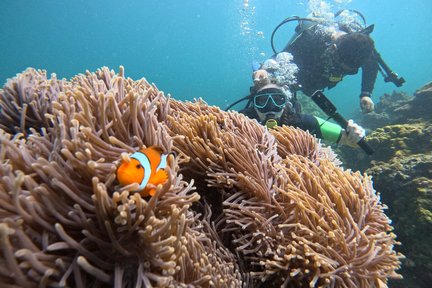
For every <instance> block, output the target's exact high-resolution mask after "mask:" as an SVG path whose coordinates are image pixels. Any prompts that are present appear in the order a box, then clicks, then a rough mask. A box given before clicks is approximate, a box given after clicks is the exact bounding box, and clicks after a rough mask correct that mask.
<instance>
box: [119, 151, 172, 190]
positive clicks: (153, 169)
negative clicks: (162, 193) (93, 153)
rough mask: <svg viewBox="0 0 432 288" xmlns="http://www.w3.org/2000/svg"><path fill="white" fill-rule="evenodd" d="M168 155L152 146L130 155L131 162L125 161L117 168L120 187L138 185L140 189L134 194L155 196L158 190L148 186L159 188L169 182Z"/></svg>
mask: <svg viewBox="0 0 432 288" xmlns="http://www.w3.org/2000/svg"><path fill="white" fill-rule="evenodd" d="M167 157H168V155H167V154H162V149H161V148H158V147H155V146H151V147H149V148H146V149H142V150H140V151H137V152H135V153H132V154H131V155H129V158H130V161H129V162H127V161H125V160H123V161H122V162H121V163H120V166H119V167H118V168H117V171H116V175H117V180H118V181H119V183H120V185H122V186H126V185H129V184H133V183H138V184H139V188H138V189H137V190H134V191H133V192H140V193H141V195H142V196H144V197H146V196H149V195H150V196H153V195H154V193H155V192H156V189H155V188H153V187H147V184H153V185H154V186H157V185H159V184H165V183H166V182H167V181H168V173H167V171H166V170H165V169H166V166H167Z"/></svg>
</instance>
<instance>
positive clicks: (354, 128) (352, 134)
mask: <svg viewBox="0 0 432 288" xmlns="http://www.w3.org/2000/svg"><path fill="white" fill-rule="evenodd" d="M364 136H365V130H364V129H363V128H362V127H361V126H360V125H358V124H356V123H354V121H353V120H349V121H348V126H347V127H346V129H345V130H343V131H342V136H341V139H340V141H339V143H341V144H344V145H348V146H351V147H357V143H358V142H359V141H360V140H361V139H362V138H363V137H364Z"/></svg>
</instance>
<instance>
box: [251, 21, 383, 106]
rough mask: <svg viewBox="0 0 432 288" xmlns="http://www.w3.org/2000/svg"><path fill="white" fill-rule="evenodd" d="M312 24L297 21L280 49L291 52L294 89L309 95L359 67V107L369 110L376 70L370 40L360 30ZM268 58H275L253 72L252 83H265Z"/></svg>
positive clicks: (372, 43)
mask: <svg viewBox="0 0 432 288" xmlns="http://www.w3.org/2000/svg"><path fill="white" fill-rule="evenodd" d="M312 24H313V25H311V24H310V23H307V24H305V23H304V22H300V23H299V25H298V27H297V28H296V31H298V33H297V34H296V35H294V37H293V38H292V39H291V41H289V43H288V44H287V45H286V47H285V48H284V50H283V52H289V53H290V54H292V56H293V62H294V63H295V64H296V65H297V66H298V72H297V84H298V85H297V90H301V91H302V92H303V93H304V94H306V95H308V96H311V95H312V94H313V93H314V92H315V91H316V90H323V89H325V88H328V89H330V88H332V87H334V86H336V85H337V83H339V82H340V81H341V80H342V78H343V77H344V76H345V75H354V74H357V73H358V70H359V68H361V69H362V84H361V93H360V107H361V109H362V111H363V113H369V112H371V111H373V110H374V104H373V101H372V100H371V95H372V91H373V88H374V84H375V80H376V77H377V74H378V69H379V67H378V62H377V59H376V57H375V55H374V53H375V52H374V51H376V50H375V48H374V41H373V40H372V39H371V38H370V37H369V35H368V34H367V33H364V32H352V33H346V32H344V31H340V30H335V31H332V33H325V32H323V31H325V30H324V29H323V26H322V25H320V24H316V23H315V24H314V23H312ZM269 61H270V63H269ZM271 61H275V60H274V59H269V60H267V61H266V62H267V63H266V62H264V63H263V65H262V66H261V69H260V70H258V71H255V72H254V75H253V78H254V82H255V85H258V86H260V85H262V83H268V82H269V81H267V80H266V78H268V77H271V76H274V75H268V74H271V73H272V71H271V69H268V68H267V67H269V66H270V67H271V66H272V63H271Z"/></svg>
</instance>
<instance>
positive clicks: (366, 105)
mask: <svg viewBox="0 0 432 288" xmlns="http://www.w3.org/2000/svg"><path fill="white" fill-rule="evenodd" d="M360 108H361V110H362V112H363V113H364V114H367V113H370V112H372V111H374V103H373V101H372V99H371V98H370V97H369V96H362V97H361V98H360Z"/></svg>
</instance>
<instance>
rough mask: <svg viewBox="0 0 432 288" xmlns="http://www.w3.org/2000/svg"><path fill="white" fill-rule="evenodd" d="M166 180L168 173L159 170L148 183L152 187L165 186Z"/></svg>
mask: <svg viewBox="0 0 432 288" xmlns="http://www.w3.org/2000/svg"><path fill="white" fill-rule="evenodd" d="M167 180H168V172H167V171H166V170H165V169H159V170H158V171H157V172H156V173H155V174H154V175H152V176H151V177H150V179H149V183H151V184H153V185H156V186H157V185H159V184H165V182H166V181H167Z"/></svg>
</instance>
